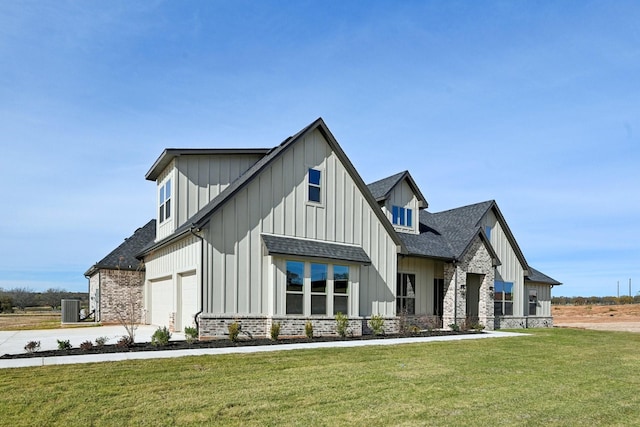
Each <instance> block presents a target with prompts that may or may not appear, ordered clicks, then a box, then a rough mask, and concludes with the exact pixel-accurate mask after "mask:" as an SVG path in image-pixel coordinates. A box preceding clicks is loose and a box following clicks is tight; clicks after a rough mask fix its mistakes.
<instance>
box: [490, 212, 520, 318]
mask: <svg viewBox="0 0 640 427" xmlns="http://www.w3.org/2000/svg"><path fill="white" fill-rule="evenodd" d="M487 226H489V227H491V245H492V246H493V249H494V250H495V251H496V254H497V255H498V258H499V259H500V262H501V263H502V264H501V265H499V266H498V267H497V268H496V271H497V274H496V277H495V279H496V280H502V281H505V282H513V288H514V289H513V299H514V303H513V315H514V316H523V315H525V313H526V312H525V311H524V307H525V303H526V302H527V301H528V298H529V295H528V294H527V293H525V289H524V268H523V266H522V264H521V263H520V260H519V259H518V256H517V255H516V252H515V251H514V249H513V247H512V246H511V243H509V239H508V238H507V235H506V233H505V230H504V229H503V227H502V225H501V224H500V222H499V221H498V219H497V217H496V215H495V214H494V213H493V211H490V212H488V213H487V215H485V217H484V219H483V222H482V228H483V229H484V228H485V227H487Z"/></svg>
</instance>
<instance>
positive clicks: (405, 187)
mask: <svg viewBox="0 0 640 427" xmlns="http://www.w3.org/2000/svg"><path fill="white" fill-rule="evenodd" d="M393 206H400V207H402V208H405V209H411V210H412V214H413V221H412V226H411V227H404V226H400V225H395V224H394V228H395V229H396V230H398V231H400V232H402V233H412V234H418V233H419V231H418V230H419V228H418V227H419V222H420V218H419V215H420V211H419V207H418V197H417V196H416V195H415V193H414V192H413V190H412V189H411V186H409V184H408V183H407V180H406V179H403V180H402V181H401V182H399V183H398V184H397V185H396V186H395V187H394V188H393V190H391V194H389V198H388V199H387V201H386V203H385V206H384V209H383V211H384V213H385V215H386V216H387V218H389V222H391V223H393V211H392V207H393Z"/></svg>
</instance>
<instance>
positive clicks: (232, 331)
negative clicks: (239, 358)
mask: <svg viewBox="0 0 640 427" xmlns="http://www.w3.org/2000/svg"><path fill="white" fill-rule="evenodd" d="M227 329H228V330H229V339H230V340H231V341H233V342H237V341H238V336H239V335H240V331H241V330H242V327H241V326H240V324H239V323H238V322H233V323H232V324H230V325H229V327H228V328H227Z"/></svg>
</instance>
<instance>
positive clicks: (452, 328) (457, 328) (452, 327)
mask: <svg viewBox="0 0 640 427" xmlns="http://www.w3.org/2000/svg"><path fill="white" fill-rule="evenodd" d="M449 327H450V328H451V330H452V331H453V332H458V331H459V330H460V326H458V324H457V323H451V324H449Z"/></svg>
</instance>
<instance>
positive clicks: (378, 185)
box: [367, 171, 429, 208]
mask: <svg viewBox="0 0 640 427" xmlns="http://www.w3.org/2000/svg"><path fill="white" fill-rule="evenodd" d="M403 179H406V180H407V182H408V183H409V186H410V187H411V189H412V190H413V192H414V193H415V195H416V196H417V197H418V202H419V203H420V207H421V208H427V207H429V204H428V203H427V199H426V198H425V197H424V195H423V194H422V192H421V191H420V188H418V184H416V182H415V181H414V180H413V177H412V176H411V174H410V173H409V171H404V172H400V173H397V174H395V175H392V176H390V177H387V178H383V179H381V180H379V181H376V182H372V183H371V184H367V188H368V189H369V191H370V192H371V194H372V195H373V198H374V199H376V201H377V202H378V203H379V202H382V201H385V200H387V198H388V197H389V193H391V190H393V187H395V186H396V185H397V184H398V183H399V182H400V181H402V180H403Z"/></svg>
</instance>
